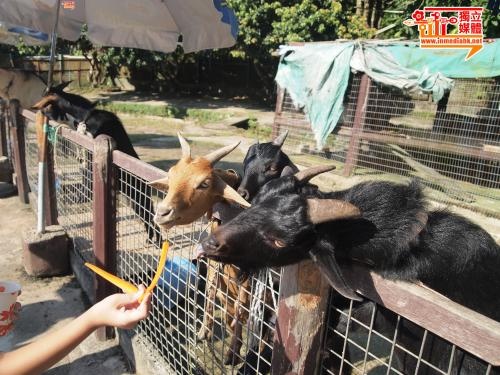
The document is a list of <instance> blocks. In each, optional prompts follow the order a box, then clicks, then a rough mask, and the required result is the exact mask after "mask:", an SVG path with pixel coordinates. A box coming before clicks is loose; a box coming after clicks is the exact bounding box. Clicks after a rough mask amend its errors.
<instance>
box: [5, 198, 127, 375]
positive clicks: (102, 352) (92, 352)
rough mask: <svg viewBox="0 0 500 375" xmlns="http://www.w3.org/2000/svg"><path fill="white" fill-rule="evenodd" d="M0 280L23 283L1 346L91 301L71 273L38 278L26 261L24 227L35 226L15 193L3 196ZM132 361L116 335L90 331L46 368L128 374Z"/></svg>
mask: <svg viewBox="0 0 500 375" xmlns="http://www.w3.org/2000/svg"><path fill="white" fill-rule="evenodd" d="M0 212H1V214H0V238H1V239H2V240H1V241H0V280H13V281H17V282H18V283H20V284H21V286H22V294H21V296H20V297H19V299H18V301H19V302H21V304H22V310H21V313H20V314H19V319H18V320H17V321H16V324H15V329H14V331H13V333H12V334H11V336H10V337H8V338H7V339H6V338H0V347H2V349H4V347H5V346H11V347H12V349H14V348H17V347H19V346H22V345H25V344H27V343H29V342H31V341H33V340H36V339H37V338H39V337H41V336H42V335H43V334H44V333H46V332H49V331H52V330H55V329H58V328H61V327H63V326H64V325H65V324H67V323H68V322H69V321H70V320H71V319H73V318H74V317H76V316H78V315H79V314H81V313H82V312H83V311H85V310H86V308H87V307H88V306H89V303H88V301H87V300H86V298H85V297H84V294H83V292H82V290H81V288H80V286H79V285H78V283H77V281H76V280H75V278H74V277H73V276H63V277H49V278H34V277H30V276H28V275H27V274H26V272H25V271H24V268H23V263H22V250H21V237H22V232H23V231H24V230H26V229H28V228H33V227H35V226H36V222H35V216H34V214H33V211H32V210H31V208H30V206H29V205H24V204H22V203H21V202H20V201H19V198H18V197H17V196H14V197H10V198H2V199H0ZM131 373H132V372H131V371H130V368H129V365H128V363H127V361H126V360H125V357H124V356H123V354H122V351H121V348H120V347H119V346H118V344H117V342H116V341H108V342H100V341H97V339H96V338H95V336H94V335H91V336H89V338H87V339H86V340H85V341H83V342H82V343H81V344H80V345H79V346H78V347H77V348H76V349H75V350H74V351H73V352H71V353H70V354H69V355H68V356H66V357H65V358H64V359H63V360H62V361H60V362H59V363H58V364H56V365H55V366H54V367H52V369H50V370H49V371H47V372H46V373H45V374H48V375H85V374H96V375H125V374H131Z"/></svg>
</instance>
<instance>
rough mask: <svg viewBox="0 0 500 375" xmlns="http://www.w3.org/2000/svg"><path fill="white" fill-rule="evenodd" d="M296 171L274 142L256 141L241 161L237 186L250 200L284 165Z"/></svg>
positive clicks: (278, 174)
mask: <svg viewBox="0 0 500 375" xmlns="http://www.w3.org/2000/svg"><path fill="white" fill-rule="evenodd" d="M287 166H288V167H290V168H291V169H292V170H293V171H294V172H297V171H298V168H297V167H296V166H295V164H293V163H292V161H291V160H290V158H289V157H288V155H286V154H285V153H284V152H283V151H281V146H278V145H276V144H275V143H274V142H267V143H256V144H254V145H252V146H250V148H249V149H248V152H247V154H246V156H245V159H244V161H243V177H242V179H241V184H240V186H239V188H238V193H240V195H241V196H243V198H245V199H246V200H247V201H249V202H250V201H251V200H252V199H253V198H254V197H255V195H256V194H257V192H258V191H259V189H260V188H261V187H262V186H264V185H265V184H266V183H267V182H269V181H271V180H273V179H276V178H278V177H279V176H280V175H281V172H283V169H284V168H285V167H287Z"/></svg>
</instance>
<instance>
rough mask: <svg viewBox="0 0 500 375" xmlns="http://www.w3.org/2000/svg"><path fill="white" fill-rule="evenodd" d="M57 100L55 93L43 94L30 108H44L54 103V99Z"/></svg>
mask: <svg viewBox="0 0 500 375" xmlns="http://www.w3.org/2000/svg"><path fill="white" fill-rule="evenodd" d="M56 100H57V96H55V95H47V96H44V97H43V98H42V99H41V100H40V101H39V102H37V103H35V104H33V105H32V106H31V109H38V110H40V109H44V108H45V107H47V106H49V105H51V104H54V103H55V101H56Z"/></svg>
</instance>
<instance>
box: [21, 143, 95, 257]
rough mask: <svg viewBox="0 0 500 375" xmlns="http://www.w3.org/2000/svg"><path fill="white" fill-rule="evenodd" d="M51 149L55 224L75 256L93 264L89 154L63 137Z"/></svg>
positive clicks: (90, 161)
mask: <svg viewBox="0 0 500 375" xmlns="http://www.w3.org/2000/svg"><path fill="white" fill-rule="evenodd" d="M53 147H54V177H55V192H56V200H57V211H58V220H59V223H60V224H61V225H62V226H63V227H64V229H65V230H66V231H67V232H68V235H69V236H70V237H71V238H72V239H73V246H74V250H75V252H76V253H77V254H78V255H80V256H81V257H82V259H83V260H84V261H86V262H91V263H95V257H94V251H93V227H92V224H93V221H94V213H93V198H94V196H93V189H92V160H93V155H92V152H91V151H89V150H87V149H86V148H84V147H82V146H80V145H78V144H76V143H75V142H73V141H71V140H69V139H67V138H64V137H58V138H57V143H56V144H55V145H54V146H53ZM26 159H28V158H26ZM35 180H36V179H35ZM30 186H31V185H30ZM35 196H36V194H35Z"/></svg>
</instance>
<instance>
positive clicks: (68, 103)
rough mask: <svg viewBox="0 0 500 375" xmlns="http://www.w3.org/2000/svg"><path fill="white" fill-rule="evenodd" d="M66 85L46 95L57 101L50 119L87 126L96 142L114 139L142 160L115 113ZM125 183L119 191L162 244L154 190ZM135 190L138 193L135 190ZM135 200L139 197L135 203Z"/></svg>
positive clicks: (128, 178) (52, 104)
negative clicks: (152, 192)
mask: <svg viewBox="0 0 500 375" xmlns="http://www.w3.org/2000/svg"><path fill="white" fill-rule="evenodd" d="M67 84H68V83H65V84H62V85H59V86H57V87H54V88H50V89H49V90H48V92H47V94H46V95H52V96H54V97H55V98H56V99H55V100H52V101H51V102H50V103H49V104H50V105H49V106H48V107H47V108H46V110H45V112H46V114H47V116H49V117H51V118H52V119H54V120H59V121H61V120H68V121H70V122H71V123H72V124H71V125H73V126H76V125H78V123H80V122H84V123H85V126H86V131H87V132H89V133H90V134H91V135H92V137H93V138H95V137H97V136H99V135H102V134H103V135H108V136H110V137H111V138H113V139H114V141H115V144H116V149H117V150H119V151H121V152H123V153H125V154H127V155H130V156H132V157H134V158H137V159H139V156H138V155H137V152H136V151H135V150H134V147H133V145H132V142H131V141H130V138H129V136H128V134H127V132H126V130H125V128H124V126H123V124H122V122H121V121H120V119H119V118H118V117H117V116H116V115H115V114H114V113H111V112H109V111H104V110H100V109H95V108H94V107H95V103H92V102H90V101H89V100H87V99H86V98H84V97H82V96H79V95H75V94H71V93H67V92H65V91H63V89H64V87H66V85H67ZM124 179H125V181H123V183H122V184H121V186H120V190H121V191H122V192H123V194H124V195H125V196H126V197H128V198H129V199H130V201H131V202H132V206H133V208H134V211H135V212H136V214H137V215H138V216H139V217H140V218H141V219H142V220H143V221H144V226H145V228H146V231H147V232H148V237H149V239H150V240H152V241H153V240H154V241H156V242H157V243H158V244H160V243H161V242H162V239H161V235H160V234H159V233H160V232H159V230H155V228H156V225H155V224H154V221H153V218H154V208H153V202H152V201H151V188H150V187H149V186H147V185H146V184H145V183H144V182H142V181H141V180H139V179H138V178H136V177H135V176H133V175H127V176H125V177H124ZM133 187H136V188H137V189H138V190H135V189H133ZM90 189H91V187H90ZM133 197H136V200H134V199H133Z"/></svg>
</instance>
